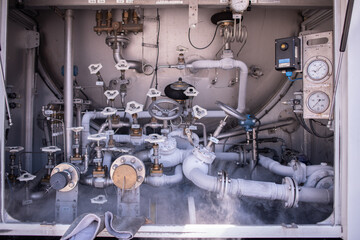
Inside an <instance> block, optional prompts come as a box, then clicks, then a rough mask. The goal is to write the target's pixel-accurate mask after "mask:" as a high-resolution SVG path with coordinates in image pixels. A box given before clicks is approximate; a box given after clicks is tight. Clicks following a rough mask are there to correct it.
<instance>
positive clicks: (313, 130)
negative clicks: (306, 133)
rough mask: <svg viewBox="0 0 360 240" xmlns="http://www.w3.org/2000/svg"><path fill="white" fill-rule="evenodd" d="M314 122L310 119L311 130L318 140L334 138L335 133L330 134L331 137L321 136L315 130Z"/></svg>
mask: <svg viewBox="0 0 360 240" xmlns="http://www.w3.org/2000/svg"><path fill="white" fill-rule="evenodd" d="M313 122H314V120H313V119H310V129H311V131H312V132H313V133H314V135H315V136H316V137H318V138H331V137H333V136H334V133H330V134H329V135H326V136H322V135H320V134H318V133H317V132H316V130H315V128H314V125H313Z"/></svg>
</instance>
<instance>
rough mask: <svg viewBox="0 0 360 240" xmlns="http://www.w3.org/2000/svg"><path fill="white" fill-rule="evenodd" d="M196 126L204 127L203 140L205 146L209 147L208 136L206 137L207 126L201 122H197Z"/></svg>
mask: <svg viewBox="0 0 360 240" xmlns="http://www.w3.org/2000/svg"><path fill="white" fill-rule="evenodd" d="M194 124H195V125H199V126H201V127H202V129H203V139H204V145H205V146H206V145H207V136H206V134H207V133H206V126H205V124H203V123H201V122H196V123H194Z"/></svg>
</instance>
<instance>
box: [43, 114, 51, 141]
mask: <svg viewBox="0 0 360 240" xmlns="http://www.w3.org/2000/svg"><path fill="white" fill-rule="evenodd" d="M44 133H45V140H46V146H51V138H50V130H49V125H48V121H47V120H44Z"/></svg>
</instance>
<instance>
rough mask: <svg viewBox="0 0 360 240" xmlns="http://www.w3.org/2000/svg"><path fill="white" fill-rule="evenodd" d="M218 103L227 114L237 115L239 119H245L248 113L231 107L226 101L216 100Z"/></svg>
mask: <svg viewBox="0 0 360 240" xmlns="http://www.w3.org/2000/svg"><path fill="white" fill-rule="evenodd" d="M215 104H216V105H218V107H219V108H221V110H223V111H224V112H225V113H226V114H228V115H230V116H232V117H235V118H237V119H239V120H245V119H246V115H245V114H244V113H241V112H238V111H236V110H235V109H234V108H232V107H230V106H229V105H226V104H225V103H222V102H220V101H216V102H215Z"/></svg>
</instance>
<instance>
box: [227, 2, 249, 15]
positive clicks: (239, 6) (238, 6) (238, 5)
mask: <svg viewBox="0 0 360 240" xmlns="http://www.w3.org/2000/svg"><path fill="white" fill-rule="evenodd" d="M248 7H249V0H231V8H232V10H234V11H235V12H243V11H245V10H246V9H247V8H248Z"/></svg>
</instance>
